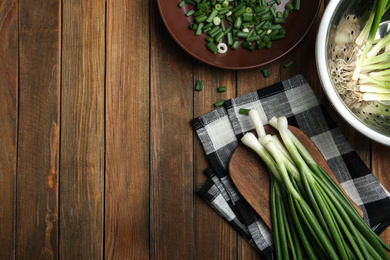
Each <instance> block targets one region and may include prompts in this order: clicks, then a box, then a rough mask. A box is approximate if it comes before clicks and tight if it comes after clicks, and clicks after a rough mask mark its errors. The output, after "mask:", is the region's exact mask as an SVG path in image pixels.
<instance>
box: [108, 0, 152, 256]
mask: <svg viewBox="0 0 390 260" xmlns="http://www.w3.org/2000/svg"><path fill="white" fill-rule="evenodd" d="M148 10H149V6H148V2H147V1H124V0H121V1H118V0H108V1H107V27H106V28H107V29H106V30H107V31H106V44H107V47H106V49H107V50H106V97H105V106H106V108H105V113H106V128H105V132H106V155H105V156H106V167H105V168H106V169H105V213H104V216H105V225H104V229H105V237H104V241H105V244H104V254H105V255H104V257H105V258H109V259H112V258H115V259H148V258H149V115H150V114H149V47H148V46H149V34H148V33H147V32H148V31H149V19H148V12H149V11H148ZM135 36H136V37H135Z"/></svg>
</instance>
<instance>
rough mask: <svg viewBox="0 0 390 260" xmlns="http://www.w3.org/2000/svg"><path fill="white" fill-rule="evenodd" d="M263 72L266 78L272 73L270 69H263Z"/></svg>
mask: <svg viewBox="0 0 390 260" xmlns="http://www.w3.org/2000/svg"><path fill="white" fill-rule="evenodd" d="M261 72H263V75H264V77H266V78H267V77H269V76H270V75H271V72H270V71H269V69H263V70H261Z"/></svg>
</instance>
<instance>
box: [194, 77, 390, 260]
mask: <svg viewBox="0 0 390 260" xmlns="http://www.w3.org/2000/svg"><path fill="white" fill-rule="evenodd" d="M240 108H247V109H252V108H255V109H257V111H258V112H259V113H260V116H261V118H262V121H263V124H267V122H268V120H269V119H270V118H272V117H273V116H276V117H280V116H286V117H287V119H288V122H289V124H290V125H293V126H295V127H298V128H300V129H301V130H302V131H303V132H305V133H306V134H307V135H308V136H309V137H310V138H311V140H312V141H313V142H314V143H315V144H316V145H317V147H318V148H319V150H320V151H321V153H322V154H323V156H324V157H325V159H326V160H327V162H328V164H329V166H330V168H331V169H332V171H333V173H334V174H335V176H336V178H337V179H338V180H339V182H340V184H341V185H342V187H343V188H344V190H345V191H346V193H347V194H348V195H349V196H350V198H351V199H352V200H354V201H355V202H356V204H357V205H359V206H360V208H361V209H362V210H363V212H364V219H365V221H366V222H367V223H369V225H370V226H371V227H372V228H373V229H374V230H375V232H377V233H378V234H379V233H381V232H382V231H383V230H384V229H385V228H386V227H387V226H388V225H390V193H389V192H388V191H386V190H385V189H384V187H383V186H382V185H381V184H380V183H379V182H378V180H377V179H376V178H375V177H374V176H373V174H372V173H371V172H370V170H369V169H368V168H367V166H366V165H365V164H364V162H363V161H362V160H361V159H360V158H359V156H358V154H357V153H356V152H355V151H354V150H353V149H352V147H351V146H350V145H349V143H348V142H347V140H346V139H345V137H344V136H343V134H342V133H341V132H340V130H339V129H338V128H337V126H336V125H335V123H334V122H333V121H332V120H331V119H330V117H329V115H328V114H327V113H326V111H325V110H324V107H323V106H322V105H321V104H320V103H319V101H318V99H317V97H316V96H315V94H314V93H313V91H312V89H311V88H310V86H309V84H308V83H307V82H306V80H305V79H304V77H303V76H302V75H297V76H295V77H293V78H291V79H289V80H285V81H283V82H279V83H277V84H274V85H272V86H269V87H267V88H263V89H260V90H258V91H255V92H252V93H249V94H246V95H243V96H240V97H237V98H233V99H231V100H228V101H226V102H225V107H224V108H219V109H216V110H214V111H212V112H210V113H208V114H206V115H204V116H202V117H199V118H195V119H193V120H192V122H191V123H192V126H193V128H194V130H195V131H196V134H197V135H198V137H199V140H200V142H201V144H202V146H203V148H204V151H205V153H206V156H207V158H208V160H209V163H210V165H211V166H210V168H208V169H206V170H205V174H206V175H207V176H208V180H207V181H206V182H205V183H204V184H203V185H202V186H201V187H200V188H199V189H198V190H197V193H198V194H199V195H200V196H201V197H202V198H203V199H204V200H205V201H206V202H207V203H208V204H209V205H210V206H211V207H212V208H213V209H214V210H215V211H216V212H217V213H218V214H219V215H221V216H222V217H223V218H224V219H225V220H226V221H228V222H229V223H230V224H231V225H232V226H233V227H234V228H235V229H236V230H237V232H238V233H239V234H241V235H242V236H243V237H244V238H245V239H246V240H247V241H248V242H249V243H250V244H251V245H252V246H253V247H255V248H256V249H257V250H258V251H259V252H261V253H262V254H263V255H264V256H265V257H266V258H267V259H273V252H272V243H273V242H272V235H271V232H270V230H269V228H268V227H267V226H266V225H265V223H264V222H263V221H262V219H260V217H259V216H258V215H257V213H255V211H254V210H253V209H252V208H251V207H250V206H249V204H247V202H246V201H245V200H244V199H243V198H242V197H241V195H240V194H239V192H238V191H237V189H236V187H235V186H234V185H233V183H232V181H231V179H230V177H229V173H228V163H229V159H230V157H231V155H232V154H233V152H234V150H235V149H236V148H237V146H238V144H239V142H240V139H241V137H242V136H243V135H244V134H245V133H246V132H248V131H253V130H254V129H253V126H252V123H251V121H250V118H249V117H248V116H246V115H242V114H239V109H240Z"/></svg>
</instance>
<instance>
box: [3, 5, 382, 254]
mask: <svg viewBox="0 0 390 260" xmlns="http://www.w3.org/2000/svg"><path fill="white" fill-rule="evenodd" d="M323 5H324V4H323ZM323 8H324V6H322V8H321V13H322V12H323ZM319 17H321V14H320V16H319ZM318 21H319V19H317V21H316V24H315V25H314V27H313V28H312V29H311V30H310V33H309V34H308V36H307V37H306V38H305V39H304V41H303V42H302V43H300V44H299V46H298V47H297V48H296V49H295V50H294V51H292V52H291V53H289V54H288V55H287V56H285V57H283V58H282V59H281V60H279V61H276V62H274V63H272V64H270V65H269V66H267V67H269V68H270V70H271V72H272V75H271V77H269V78H264V77H263V76H262V74H261V68H258V69H252V70H244V71H231V70H223V69H218V68H213V67H210V66H208V65H205V64H203V63H201V62H199V61H197V60H195V59H193V58H192V57H191V56H190V55H188V54H186V53H185V52H184V51H183V50H182V49H181V48H180V47H179V46H178V45H177V44H176V43H175V42H174V40H173V39H172V37H171V36H170V35H169V34H168V32H167V30H166V29H165V28H164V25H163V23H162V20H161V17H160V15H159V13H158V9H157V4H156V0H152V1H144V0H128V1H125V0H107V1H105V0H93V1H87V0H82V1H76V0H67V1H59V0H24V1H17V0H0V116H1V120H0V153H1V157H0V172H1V175H0V222H1V228H0V259H13V258H18V259H19V258H20V259H38V258H51V259H57V258H61V259H101V258H109V259H111V258H116V259H260V258H261V257H260V255H259V254H258V253H256V252H255V250H253V249H252V248H251V247H250V246H249V245H248V243H247V242H246V241H244V240H243V239H242V238H241V237H240V236H239V235H238V234H237V233H236V232H235V230H234V229H233V228H231V227H230V226H229V225H228V224H227V223H226V222H225V221H224V220H223V219H222V218H221V217H220V216H218V215H217V214H216V213H215V212H214V211H213V210H212V209H211V208H210V207H209V206H208V205H206V203H205V202H204V201H203V200H202V199H200V197H198V196H197V195H196V194H195V190H196V189H197V188H198V187H199V186H200V185H201V184H202V183H203V182H204V181H205V180H206V177H205V175H204V174H203V170H204V169H205V168H206V167H207V166H208V162H207V161H206V158H205V155H204V152H203V150H202V147H201V145H200V143H199V141H198V139H197V137H196V135H195V134H194V132H193V130H192V128H191V126H190V123H189V122H190V120H191V119H192V118H194V117H197V116H200V115H203V114H205V113H207V112H209V111H211V110H213V109H214V107H213V103H214V102H215V101H217V100H219V99H221V98H224V99H229V98H232V97H235V96H238V95H242V94H245V93H248V92H250V91H254V90H257V89H259V88H263V87H265V86H267V85H270V84H272V83H275V82H278V81H280V80H284V79H287V78H289V77H292V76H294V75H296V74H298V73H302V74H303V75H304V76H305V77H306V79H307V80H308V82H309V83H310V85H311V86H312V88H313V89H314V91H315V93H316V94H317V95H318V96H319V97H320V99H321V100H322V101H323V102H324V103H326V104H327V101H326V99H325V96H324V94H323V92H322V90H321V86H320V83H319V79H318V76H317V72H316V67H315V58H314V43H315V35H316V31H317V27H318ZM290 60H293V61H294V64H295V66H293V67H291V68H289V69H283V67H282V66H281V65H283V64H285V63H286V62H287V61H290ZM198 79H203V80H204V81H205V82H206V83H205V88H204V90H203V91H202V92H195V91H194V82H196V80H198ZM222 85H224V86H227V92H225V93H218V92H217V91H216V88H217V87H218V86H222ZM327 108H328V110H329V111H330V113H331V114H332V116H333V118H334V119H335V120H336V122H337V124H338V125H339V126H340V128H341V129H342V130H343V132H344V133H345V135H346V136H347V138H348V140H349V141H350V142H351V144H352V146H353V147H354V148H355V149H356V150H357V152H358V153H359V155H360V156H361V157H362V159H363V160H364V161H365V163H366V164H367V165H368V166H369V167H370V168H371V169H372V171H373V172H374V174H375V175H376V176H377V177H378V178H379V180H380V181H381V183H382V184H383V185H384V186H385V187H386V188H387V189H388V190H390V179H389V177H390V175H389V173H388V170H387V169H389V168H390V160H389V154H390V148H389V147H385V146H383V145H380V144H378V143H375V142H372V141H370V140H369V139H367V138H366V137H364V136H362V135H360V134H359V133H357V132H356V131H354V130H353V129H351V127H349V126H348V125H347V124H346V123H345V122H343V120H341V119H340V118H339V117H338V116H337V114H336V113H335V112H333V111H332V108H331V107H330V106H329V105H328V104H327ZM382 237H383V238H384V239H385V240H386V241H387V243H389V242H390V230H389V229H387V230H386V231H385V232H384V233H383V234H382Z"/></svg>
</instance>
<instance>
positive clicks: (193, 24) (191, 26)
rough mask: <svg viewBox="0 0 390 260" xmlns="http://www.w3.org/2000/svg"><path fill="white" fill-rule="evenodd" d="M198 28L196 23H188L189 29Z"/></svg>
mask: <svg viewBox="0 0 390 260" xmlns="http://www.w3.org/2000/svg"><path fill="white" fill-rule="evenodd" d="M197 28H198V24H196V23H192V24H191V25H190V29H191V30H196V29H197Z"/></svg>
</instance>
